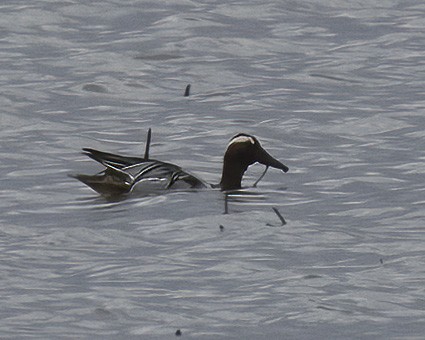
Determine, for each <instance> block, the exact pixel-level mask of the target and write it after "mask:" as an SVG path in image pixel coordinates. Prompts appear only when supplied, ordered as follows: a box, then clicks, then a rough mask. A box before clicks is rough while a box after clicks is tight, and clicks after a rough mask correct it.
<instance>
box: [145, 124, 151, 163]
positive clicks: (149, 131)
mask: <svg viewBox="0 0 425 340" xmlns="http://www.w3.org/2000/svg"><path fill="white" fill-rule="evenodd" d="M151 137H152V129H151V128H149V130H148V137H147V139H146V147H145V157H144V158H145V159H149V148H150V147H151Z"/></svg>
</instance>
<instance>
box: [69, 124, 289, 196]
mask: <svg viewBox="0 0 425 340" xmlns="http://www.w3.org/2000/svg"><path fill="white" fill-rule="evenodd" d="M149 143H150V129H149V133H148V143H147V146H146V152H145V157H143V158H141V157H129V156H120V155H116V154H112V153H107V152H102V151H98V150H94V149H90V148H84V149H83V151H84V154H85V155H87V156H89V157H90V158H92V159H94V160H95V161H97V162H99V163H101V164H102V165H103V166H105V168H106V169H105V170H103V171H102V172H100V173H98V174H96V175H80V174H78V175H71V177H74V178H76V179H78V180H80V181H81V182H83V183H85V184H86V185H88V186H89V187H90V188H92V189H93V190H95V191H97V192H98V193H99V194H101V195H104V196H119V195H124V194H128V193H130V192H132V191H134V189H135V188H136V187H138V186H140V187H142V188H143V186H142V185H141V184H142V183H145V184H146V183H152V182H155V183H157V182H159V183H161V187H162V189H170V188H175V187H181V184H184V186H185V187H186V188H188V187H189V188H203V187H208V186H211V187H213V188H220V189H221V190H236V189H240V188H241V181H242V177H243V175H244V173H245V171H246V170H247V169H248V167H249V166H250V165H251V164H254V163H256V162H258V163H261V164H264V165H265V166H266V171H267V169H268V167H269V166H271V167H273V168H277V169H281V170H283V171H284V172H287V171H288V170H289V168H288V167H287V166H286V165H284V164H282V163H281V162H279V161H278V160H277V159H275V158H274V157H272V156H271V155H270V154H269V153H268V152H267V151H266V150H264V149H263V148H262V146H261V145H260V142H259V141H258V139H257V138H255V137H254V136H251V135H248V134H245V133H239V134H237V135H236V136H234V137H233V138H232V139H231V140H230V142H229V145H228V146H227V150H226V153H225V154H224V160H223V172H222V176H221V181H220V183H219V184H217V185H209V184H207V183H205V182H204V181H202V180H201V179H199V178H197V177H195V176H194V175H192V174H190V173H188V172H186V171H185V170H183V169H182V168H181V167H179V166H177V165H174V164H171V163H166V162H162V161H158V160H154V159H150V158H149ZM266 171H265V172H266ZM265 172H264V174H265ZM264 174H263V175H264ZM261 178H262V177H260V179H261ZM257 182H258V181H257Z"/></svg>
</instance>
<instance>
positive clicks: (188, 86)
mask: <svg viewBox="0 0 425 340" xmlns="http://www.w3.org/2000/svg"><path fill="white" fill-rule="evenodd" d="M189 95H190V84H188V85H187V86H186V90H185V91H184V96H185V97H189Z"/></svg>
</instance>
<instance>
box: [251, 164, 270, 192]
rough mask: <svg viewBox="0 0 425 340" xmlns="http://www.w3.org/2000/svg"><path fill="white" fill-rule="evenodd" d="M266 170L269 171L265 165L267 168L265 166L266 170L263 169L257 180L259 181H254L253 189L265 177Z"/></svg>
mask: <svg viewBox="0 0 425 340" xmlns="http://www.w3.org/2000/svg"><path fill="white" fill-rule="evenodd" d="M268 169H269V166H268V165H267V166H266V169H265V170H264V172H263V173H262V174H261V176H260V178H259V179H257V180H256V181H255V183H254V185H253V187H254V188H255V187H256V186H257V184H258V182H260V181H261V180H262V179H263V177H264V176H265V174H266V172H267V170H268Z"/></svg>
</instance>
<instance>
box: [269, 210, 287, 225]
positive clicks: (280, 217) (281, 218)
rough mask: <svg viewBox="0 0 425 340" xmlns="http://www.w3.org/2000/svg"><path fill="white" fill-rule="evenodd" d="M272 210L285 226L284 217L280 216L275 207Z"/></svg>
mask: <svg viewBox="0 0 425 340" xmlns="http://www.w3.org/2000/svg"><path fill="white" fill-rule="evenodd" d="M272 209H273V211H274V212H275V213H276V215H277V217H279V219H280V221H281V222H282V225H285V224H286V221H285V219H284V218H283V216H282V215H281V214H280V212H279V210H277V209H276V208H275V207H272Z"/></svg>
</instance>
